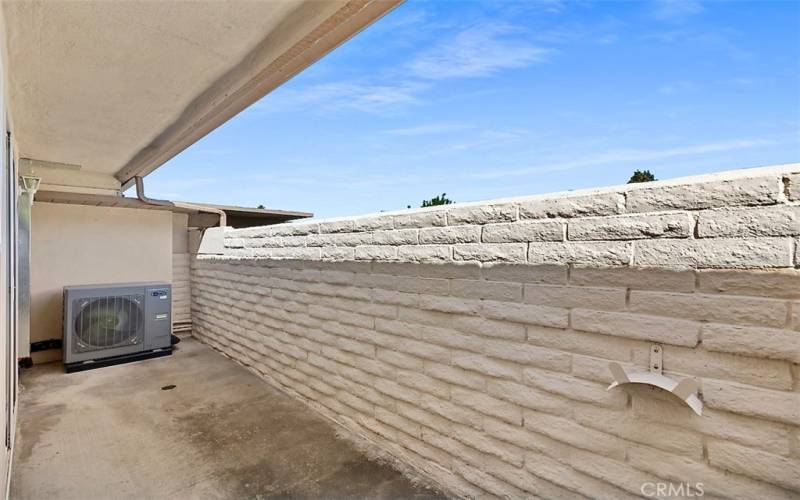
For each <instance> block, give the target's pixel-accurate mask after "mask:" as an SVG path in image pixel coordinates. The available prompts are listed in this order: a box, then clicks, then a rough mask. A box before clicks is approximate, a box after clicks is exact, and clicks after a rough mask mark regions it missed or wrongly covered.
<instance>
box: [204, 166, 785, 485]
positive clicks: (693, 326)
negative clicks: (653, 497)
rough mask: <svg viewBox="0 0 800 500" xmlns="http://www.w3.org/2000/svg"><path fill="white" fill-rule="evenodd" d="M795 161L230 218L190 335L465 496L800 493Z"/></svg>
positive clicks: (208, 268)
mask: <svg viewBox="0 0 800 500" xmlns="http://www.w3.org/2000/svg"><path fill="white" fill-rule="evenodd" d="M796 171H800V166H798V165H793V166H787V167H782V168H777V169H776V168H773V169H757V170H753V171H747V172H735V173H730V174H725V175H718V176H712V177H710V178H709V177H705V178H700V179H688V180H683V181H673V182H669V183H653V184H650V185H647V184H645V185H640V186H624V187H620V188H611V189H608V190H602V191H597V192H594V193H574V194H571V195H565V196H555V197H547V196H543V197H535V198H526V199H518V200H506V201H502V202H498V203H493V202H490V203H486V204H476V205H466V206H459V205H454V206H451V207H444V208H441V209H433V210H417V211H407V212H403V213H394V214H380V215H373V216H369V217H364V218H354V219H342V220H335V221H322V222H311V223H304V224H285V225H280V226H270V227H266V228H250V229H245V230H236V231H232V232H230V233H229V234H228V238H227V241H226V244H227V246H228V248H229V253H228V255H225V256H218V257H216V258H205V259H198V260H196V261H195V262H194V263H193V267H192V280H193V281H192V314H193V322H194V335H196V336H197V337H198V338H200V339H201V340H202V341H204V342H207V343H208V344H210V345H211V346H213V347H214V348H216V349H218V350H220V351H221V352H223V353H225V354H227V355H228V356H230V357H231V358H233V359H235V360H237V361H238V362H240V363H242V364H243V365H245V366H247V367H249V368H250V369H251V370H253V371H254V372H256V373H258V374H259V375H260V376H262V377H263V378H264V379H265V380H267V381H268V382H270V383H271V384H273V385H275V386H276V387H279V388H281V389H282V390H284V391H286V392H288V393H290V394H292V395H294V396H296V397H298V398H300V399H302V400H303V401H305V402H306V403H307V404H308V405H309V406H310V407H311V408H312V409H314V410H316V411H318V412H320V413H323V414H324V415H326V416H328V417H329V418H331V419H332V420H334V421H335V422H337V423H338V424H340V425H342V426H344V427H345V428H347V429H348V430H349V431H350V432H351V433H353V434H354V435H356V436H359V437H360V438H361V439H365V440H367V441H368V442H370V443H371V444H372V445H373V446H376V447H378V448H380V449H382V450H383V451H385V452H387V453H389V454H391V455H392V456H394V457H395V458H396V459H398V460H399V461H401V462H403V463H404V464H406V465H410V466H412V467H415V468H417V469H418V470H419V471H421V472H422V473H424V474H425V475H427V476H428V477H430V478H432V479H433V480H435V481H436V482H438V483H439V484H440V485H441V486H442V487H443V488H445V489H446V490H448V491H450V492H452V493H454V494H456V495H459V496H466V497H476V498H477V497H485V496H488V495H495V496H503V497H510V498H523V497H531V496H534V495H535V496H538V497H541V498H563V497H576V496H589V497H597V498H625V497H634V496H641V495H642V494H643V493H644V492H643V490H642V487H643V485H646V484H651V483H671V484H672V485H673V487H679V486H680V485H681V484H683V485H684V486H683V487H684V488H686V487H687V485H691V486H692V487H696V486H697V483H702V488H703V490H704V492H705V494H706V495H709V496H718V497H748V498H749V497H752V498H792V497H795V498H796V497H797V495H798V494H800V368H799V367H798V361H800V269H797V268H796V262H795V260H794V259H795V254H796V249H795V246H796V241H795V240H796V238H797V236H798V234H800V229H798V227H797V222H796V219H795V218H794V217H795V214H796V210H797V209H796V208H795V205H794V203H796V201H795V200H797V198H798V196H797V194H796V193H797V192H798V187H797V185H796V184H795V182H800V180H799V179H798V176H797V175H794V172H796ZM559 236H560V238H559ZM642 265H650V266H654V267H648V268H645V267H642ZM653 342H657V343H660V344H662V345H663V347H664V350H663V356H664V359H663V366H664V370H665V374H667V375H670V376H676V377H692V378H695V379H696V380H697V381H698V382H699V384H700V387H701V390H700V392H701V394H700V396H701V399H702V400H703V402H704V404H705V409H704V412H703V416H697V415H695V414H694V413H692V411H691V410H690V409H689V408H688V407H687V406H685V405H683V404H682V403H681V402H680V401H677V400H676V399H675V398H674V397H673V396H671V395H670V394H666V393H662V392H660V391H658V390H654V389H649V388H646V387H634V388H631V389H627V390H622V389H615V390H612V391H606V387H607V385H608V383H609V382H610V381H611V374H610V372H609V370H608V363H609V362H610V361H617V362H620V363H622V364H623V365H624V366H626V367H636V368H638V369H641V370H646V369H647V367H648V365H649V349H650V345H651V343H653ZM646 488H647V487H646Z"/></svg>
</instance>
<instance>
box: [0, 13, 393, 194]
mask: <svg viewBox="0 0 800 500" xmlns="http://www.w3.org/2000/svg"><path fill="white" fill-rule="evenodd" d="M399 3H400V0H325V1H315V0H312V1H309V0H280V1H243V0H232V1H226V0H213V1H207V2H202V1H193V2H179V1H168V2H151V1H131V2H105V1H82V2H60V1H57V2H52V1H41V0H38V1H27V2H3V3H2V12H3V18H4V19H3V20H4V24H5V31H6V51H7V56H6V68H7V79H8V88H9V92H8V94H9V111H10V119H11V124H12V127H13V133H14V137H15V142H16V146H17V151H18V153H19V155H20V156H21V157H25V158H34V159H36V160H41V161H46V162H58V163H65V164H73V165H80V166H81V171H82V172H97V173H102V174H106V175H109V176H114V177H116V179H117V180H118V181H119V182H123V183H124V182H126V181H129V180H130V179H131V178H132V177H133V176H136V175H146V174H147V173H149V172H151V171H152V170H154V169H156V168H158V167H159V166H160V165H162V164H163V163H164V162H166V161H167V160H169V159H170V158H171V157H173V156H174V155H176V154H177V153H179V152H180V151H182V150H183V149H185V148H186V147H188V146H189V145H191V144H193V143H194V142H196V141H197V140H198V139H200V138H201V137H203V136H204V135H205V134H207V133H209V132H210V131H212V130H213V129H215V128H216V127H218V126H219V125H221V124H222V123H224V122H225V121H226V120H228V119H229V118H231V117H232V116H234V115H235V114H237V113H238V112H240V111H241V110H243V109H244V108H245V107H247V106H248V105H250V104H252V103H253V102H255V101H256V100H258V99H259V98H261V97H263V96H264V95H265V94H267V93H269V92H270V91H271V90H273V89H274V88H276V87H277V86H279V85H280V84H282V83H283V82H285V81H286V80H288V79H289V78H291V77H292V76H293V75H295V74H296V73H298V72H299V71H301V70H302V69H304V68H305V67H307V66H309V65H310V64H312V63H314V62H315V61H317V60H318V59H319V58H320V57H322V56H323V55H325V54H326V53H328V52H329V51H330V50H332V49H333V48H335V47H336V46H337V45H339V44H340V43H342V42H343V41H345V40H347V39H348V38H349V37H351V36H352V35H354V34H355V33H357V32H358V31H360V30H361V29H363V28H364V27H366V26H368V25H369V24H371V23H372V22H374V21H375V20H376V19H378V18H379V17H380V16H382V15H383V14H385V13H386V12H388V11H389V10H391V9H392V8H394V7H395V6H396V5H398V4H399Z"/></svg>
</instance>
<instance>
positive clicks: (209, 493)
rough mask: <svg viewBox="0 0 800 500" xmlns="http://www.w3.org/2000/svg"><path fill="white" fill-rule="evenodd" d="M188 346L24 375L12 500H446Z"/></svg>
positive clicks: (230, 366)
mask: <svg viewBox="0 0 800 500" xmlns="http://www.w3.org/2000/svg"><path fill="white" fill-rule="evenodd" d="M178 347H179V348H178V350H177V351H176V352H175V354H173V355H172V356H169V357H166V358H159V359H153V360H148V361H142V362H138V363H131V364H126V365H119V366H113V367H108V368H100V369H97V370H91V371H87V372H81V373H73V374H69V375H68V374H65V373H64V372H63V370H62V367H61V365H60V364H58V363H55V364H48V365H41V366H37V367H34V368H33V369H30V370H27V371H25V372H23V374H22V378H21V381H20V382H21V386H22V388H21V393H20V406H19V417H18V422H17V437H16V439H17V441H16V447H15V456H14V462H13V468H12V479H11V498H12V499H43V498H47V499H50V500H55V499H68V498H70V499H71V498H74V499H78V498H80V499H90V498H91V499H95V498H115V499H117V498H136V499H142V498H170V499H176V498H237V499H238V498H320V497H324V498H426V499H427V498H439V497H441V496H440V495H439V494H437V493H435V492H432V491H430V490H427V489H425V488H422V487H420V486H415V485H413V484H412V483H411V482H410V481H409V480H407V479H406V478H404V477H403V476H401V475H400V473H398V472H397V471H395V470H394V469H392V468H391V467H389V466H387V465H382V464H379V463H376V462H373V461H371V460H369V459H368V458H367V457H365V456H364V455H363V454H361V453H359V452H358V451H357V450H356V449H355V448H354V447H353V446H351V445H350V444H349V443H347V442H345V441H342V440H340V439H337V438H336V435H335V430H334V428H333V427H332V426H331V424H330V423H328V422H327V421H326V420H324V419H323V418H321V417H320V416H318V415H317V414H315V413H313V412H312V411H311V410H309V409H307V408H306V407H305V406H304V405H303V404H302V403H300V402H298V401H296V400H294V399H292V398H290V397H289V396H287V395H285V394H283V393H281V392H279V391H277V390H275V389H273V388H272V387H270V386H269V385H268V384H267V383H265V382H264V381H262V380H260V379H259V378H257V377H256V376H255V375H253V374H251V373H250V372H248V371H247V370H245V369H244V368H242V367H240V366H239V365H237V364H235V363H234V362H233V361H231V360H229V359H227V358H225V357H224V356H222V355H220V354H218V353H217V352H215V351H213V350H211V349H210V348H208V347H207V346H205V345H203V344H200V343H199V342H196V341H194V340H191V339H184V341H183V342H181V343H180V344H179V346H178ZM170 384H174V385H175V386H176V387H175V388H174V389H171V390H162V387H163V386H167V385H170Z"/></svg>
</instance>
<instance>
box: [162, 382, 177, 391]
mask: <svg viewBox="0 0 800 500" xmlns="http://www.w3.org/2000/svg"><path fill="white" fill-rule="evenodd" d="M174 388H175V384H169V385H165V386H164V387H162V388H161V390H162V391H169V390H172V389H174Z"/></svg>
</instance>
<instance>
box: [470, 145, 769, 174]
mask: <svg viewBox="0 0 800 500" xmlns="http://www.w3.org/2000/svg"><path fill="white" fill-rule="evenodd" d="M775 143H776V140H775V139H767V138H755V139H737V140H731V141H721V142H711V143H705V144H695V145H692V146H683V147H677V148H667V149H618V150H611V151H607V152H604V153H597V154H594V155H589V156H586V157H584V158H580V159H576V160H568V161H560V162H559V161H556V162H553V163H546V164H541V165H535V166H529V167H522V168H515V169H508V170H492V171H488V172H480V173H473V174H467V175H465V177H467V178H471V179H484V180H486V179H500V178H504V177H519V176H525V175H531V174H542V173H547V172H560V171H564V170H573V169H576V168H583V167H596V166H600V165H609V164H616V163H631V162H638V163H641V162H647V161H658V160H667V159H670V158H679V157H683V156H695V155H703V154H708V153H720V152H725V151H734V150H740V149H749V148H756V147H761V146H767V145H770V144H775Z"/></svg>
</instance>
